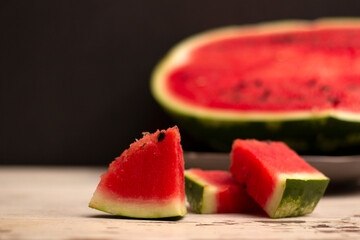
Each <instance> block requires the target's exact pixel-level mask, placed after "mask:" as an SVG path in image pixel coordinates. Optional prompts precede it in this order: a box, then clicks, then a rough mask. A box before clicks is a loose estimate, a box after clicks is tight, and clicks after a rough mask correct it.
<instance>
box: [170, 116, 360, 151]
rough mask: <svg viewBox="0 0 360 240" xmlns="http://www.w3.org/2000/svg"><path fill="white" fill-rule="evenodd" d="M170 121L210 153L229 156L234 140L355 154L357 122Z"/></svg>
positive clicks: (358, 136)
mask: <svg viewBox="0 0 360 240" xmlns="http://www.w3.org/2000/svg"><path fill="white" fill-rule="evenodd" d="M169 115H171V116H172V117H173V120H174V121H175V122H176V123H177V124H178V125H180V126H182V129H183V130H184V131H186V132H187V133H188V134H189V135H190V136H192V137H194V139H198V140H200V141H201V142H204V143H206V144H207V145H208V146H209V148H210V149H212V150H216V151H221V152H229V151H231V146H232V143H233V141H234V140H235V139H237V138H240V139H248V138H254V139H258V140H267V139H271V140H274V141H282V142H285V143H286V144H287V145H288V146H289V147H290V148H292V149H294V150H296V152H298V153H299V154H317V155H351V154H357V153H358V152H359V145H360V122H356V121H347V120H341V119H337V118H333V117H322V118H309V119H299V120H287V121H283V120H273V121H272V120H267V121H251V120H248V121H246V120H245V121H243V120H236V119H233V120H217V119H212V118H204V119H202V118H197V117H191V116H189V115H184V114H181V113H179V112H173V111H171V110H169Z"/></svg>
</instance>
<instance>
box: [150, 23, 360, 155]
mask: <svg viewBox="0 0 360 240" xmlns="http://www.w3.org/2000/svg"><path fill="white" fill-rule="evenodd" d="M309 24H311V27H312V28H313V29H316V28H318V29H322V28H328V27H331V26H335V27H336V26H337V27H339V26H340V27H342V28H346V27H354V26H356V27H359V26H360V20H359V19H358V18H334V19H319V20H317V21H311V22H309V21H298V20H291V21H280V22H274V23H271V22H270V23H265V24H257V25H248V26H242V27H239V26H230V27H225V28H222V29H216V30H212V31H207V32H204V33H201V34H198V35H195V36H193V37H190V38H188V39H185V40H184V41H182V42H181V43H179V44H178V45H176V46H175V47H174V48H173V49H172V50H171V51H170V52H169V53H168V54H167V56H166V57H165V58H164V59H163V60H162V61H161V62H160V63H159V64H158V65H157V66H156V68H155V69H154V71H153V74H152V77H151V86H150V87H151V92H152V94H153V96H154V98H155V99H156V100H157V101H158V102H159V104H160V105H161V106H162V107H163V108H164V109H165V110H166V111H168V112H169V113H170V115H172V116H173V117H174V119H175V120H176V121H177V122H178V124H179V126H181V127H182V128H184V129H186V130H187V131H188V132H189V133H190V134H192V135H193V136H194V137H196V138H197V139H199V140H202V141H203V142H206V143H208V144H209V145H210V146H211V147H213V148H215V149H217V150H222V151H229V150H230V148H231V145H232V141H233V140H234V139H236V138H257V139H273V140H281V141H284V142H286V143H287V144H288V145H289V146H290V147H291V148H293V149H294V150H296V151H298V152H300V153H312V154H313V153H320V154H329V153H331V154H332V153H337V154H343V153H346V154H350V153H351V151H354V152H355V151H356V148H359V146H360V113H352V112H344V111H338V110H336V109H332V110H326V111H318V112H312V111H294V112H276V113H275V112H256V111H254V112H246V111H245V112H239V111H231V110H224V109H210V108H205V107H200V106H194V105H192V104H189V103H186V102H184V101H181V100H179V99H178V98H176V97H175V96H174V95H173V94H171V93H170V92H169V91H168V89H167V88H166V84H165V83H166V79H167V74H169V72H171V70H172V69H174V68H176V67H177V66H181V65H182V64H184V63H186V61H187V59H188V57H189V54H191V51H192V50H193V49H196V48H197V47H198V46H200V45H202V44H204V43H207V42H211V41H213V40H218V39H224V38H227V37H229V36H234V35H238V34H242V35H244V36H245V35H252V36H254V35H262V34H267V33H274V32H283V31H289V30H290V31H301V30H302V29H308V27H309Z"/></svg>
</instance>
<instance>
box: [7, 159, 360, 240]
mask: <svg viewBox="0 0 360 240" xmlns="http://www.w3.org/2000/svg"><path fill="white" fill-rule="evenodd" d="M104 171H105V168H86V167H81V168H80V167H79V168H76V167H75V168H66V167H51V168H50V167H4V166H1V167H0V240H18V239H64V240H85V239H88V240H100V239H101V240H104V239H106V240H110V239H244V240H248V239H249V240H250V239H253V240H257V239H264V240H266V239H351V240H356V239H360V190H359V189H357V190H354V191H351V192H348V193H342V194H331V195H329V194H328V195H326V196H325V197H324V198H323V199H322V200H321V201H320V203H319V205H318V207H317V208H316V209H315V211H314V212H313V213H312V214H310V215H307V216H303V217H296V218H284V219H270V218H268V217H267V216H265V215H251V214H218V215H198V214H193V213H191V212H190V213H188V214H187V215H186V216H185V217H183V218H181V219H170V220H164V219H161V220H142V219H130V218H122V217H117V216H113V215H110V214H106V213H102V212H99V211H96V210H93V209H90V208H88V206H87V205H88V202H89V201H90V198H91V196H92V193H93V192H94V190H95V187H96V185H97V183H98V181H99V176H100V174H101V173H102V172H104Z"/></svg>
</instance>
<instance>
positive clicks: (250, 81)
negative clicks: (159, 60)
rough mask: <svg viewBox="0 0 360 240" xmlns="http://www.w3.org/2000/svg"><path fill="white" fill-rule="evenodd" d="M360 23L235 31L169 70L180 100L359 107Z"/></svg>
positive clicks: (279, 107) (234, 105) (231, 105)
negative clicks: (279, 30) (249, 32)
mask: <svg viewBox="0 0 360 240" xmlns="http://www.w3.org/2000/svg"><path fill="white" fill-rule="evenodd" d="M359 37H360V28H355V27H354V28H346V29H341V28H331V27H330V28H329V29H311V25H310V27H309V28H307V29H306V30H302V31H293V32H291V31H288V32H283V33H273V34H271V33H268V34H264V35H260V36H251V35H250V36H242V35H240V34H239V36H234V37H232V38H227V39H226V40H217V41H214V42H210V43H208V44H205V45H204V46H201V47H199V48H197V49H195V50H194V51H192V52H191V53H189V54H190V55H189V56H188V57H187V59H186V61H185V63H184V64H180V66H179V67H177V68H175V69H173V70H172V71H171V72H170V73H169V75H168V80H167V88H168V90H169V91H170V92H171V93H172V94H174V95H175V96H176V97H177V98H179V99H181V101H184V102H187V103H190V104H192V105H195V106H200V107H210V108H215V109H230V110H255V111H296V110H313V111H320V110H328V109H341V110H350V111H352V112H354V111H357V112H360V44H359V41H358V39H359Z"/></svg>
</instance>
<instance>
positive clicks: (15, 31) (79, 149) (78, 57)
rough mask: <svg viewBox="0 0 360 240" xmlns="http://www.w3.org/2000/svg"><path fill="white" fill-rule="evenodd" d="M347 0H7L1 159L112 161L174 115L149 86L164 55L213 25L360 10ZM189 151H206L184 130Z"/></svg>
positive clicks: (0, 81) (0, 83) (1, 10)
mask: <svg viewBox="0 0 360 240" xmlns="http://www.w3.org/2000/svg"><path fill="white" fill-rule="evenodd" d="M359 7H360V1H347V0H342V1H340V0H338V1H337V0H336V1H335V0H331V1H330V0H329V1H325V0H324V1H317V0H311V1H308V0H296V1H295V0H294V1H288V0H282V1H277V0H272V1H269V0H263V1H260V0H248V1H241V0H222V1H220V0H218V1H211V0H208V1H206V0H193V1H179V0H172V1H156V0H133V1H132V0H128V1H124V0H118V1H107V0H102V1H94V0H87V1H85V0H84V1H76V0H75V1H56V0H54V1H48V0H43V1H25V0H24V1H2V2H1V3H0V31H1V32H0V163H1V164H92V165H94V164H102V165H105V164H108V163H109V162H110V161H111V160H112V159H113V158H114V157H116V156H118V155H119V154H120V153H121V152H122V151H123V150H124V149H125V148H127V147H128V145H129V144H130V143H131V142H133V141H134V139H135V138H140V137H141V132H143V131H150V132H152V131H155V130H156V129H158V128H160V129H161V128H167V127H169V126H172V125H173V122H172V120H171V119H170V118H168V116H167V115H166V114H165V113H164V112H163V111H162V109H161V108H160V107H159V106H158V105H157V104H156V102H155V101H154V100H153V98H152V97H151V95H150V92H149V76H150V74H151V71H152V68H153V67H154V65H155V64H156V62H157V61H158V60H159V59H160V58H161V57H162V56H163V55H164V54H165V53H166V51H167V50H168V49H169V48H170V47H171V46H173V45H174V44H175V43H177V42H178V41H180V40H181V39H183V38H185V37H187V36H189V35H191V34H194V33H197V32H200V31H203V30H206V29H209V28H214V27H220V26H224V25H233V24H246V23H256V22H261V21H268V20H279V19H289V18H301V19H314V18H318V17H324V16H358V15H359V14H360V8H359ZM182 137H183V140H182V143H183V146H184V149H185V150H207V149H206V148H204V147H203V146H201V144H198V143H195V142H194V141H193V140H192V139H191V138H190V137H188V136H187V135H186V133H182Z"/></svg>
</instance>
